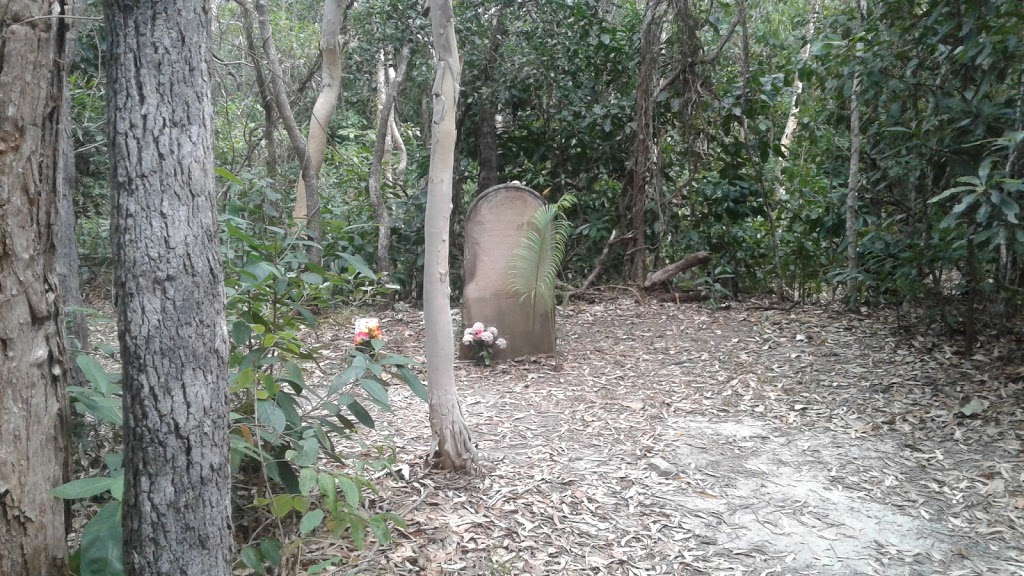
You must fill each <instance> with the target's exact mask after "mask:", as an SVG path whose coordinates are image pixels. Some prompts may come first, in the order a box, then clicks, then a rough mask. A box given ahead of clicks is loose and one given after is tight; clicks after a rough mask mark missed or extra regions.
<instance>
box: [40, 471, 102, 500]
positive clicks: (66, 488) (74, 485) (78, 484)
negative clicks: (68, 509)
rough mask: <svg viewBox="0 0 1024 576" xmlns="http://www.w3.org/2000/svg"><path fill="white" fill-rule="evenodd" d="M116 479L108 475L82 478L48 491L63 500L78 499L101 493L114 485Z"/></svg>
mask: <svg viewBox="0 0 1024 576" xmlns="http://www.w3.org/2000/svg"><path fill="white" fill-rule="evenodd" d="M116 482H117V480H116V479H114V478H112V477H110V476H101V477H98V478H82V479H81V480H74V481H71V482H68V483H67V484H63V485H61V486H58V487H56V488H54V489H53V490H51V491H50V494H51V495H53V496H55V497H57V498H63V499H65V500H79V499H81V498H89V497H91V496H95V495H97V494H102V493H104V492H106V491H108V490H110V489H111V488H113V487H114V484H115V483H116Z"/></svg>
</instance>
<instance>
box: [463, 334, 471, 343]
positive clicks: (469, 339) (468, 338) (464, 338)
mask: <svg viewBox="0 0 1024 576" xmlns="http://www.w3.org/2000/svg"><path fill="white" fill-rule="evenodd" d="M462 345H463V346H472V345H473V337H472V336H469V335H468V334H467V335H466V336H463V337H462Z"/></svg>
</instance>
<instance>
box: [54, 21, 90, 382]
mask: <svg viewBox="0 0 1024 576" xmlns="http://www.w3.org/2000/svg"><path fill="white" fill-rule="evenodd" d="M66 28H67V39H66V40H65V44H64V46H65V48H64V55H63V56H62V58H63V60H64V62H70V61H71V58H72V56H73V51H74V47H75V42H76V41H77V37H78V34H76V33H75V29H76V28H77V26H76V25H75V20H70V19H69V20H67V24H66ZM60 114H61V118H60V125H61V126H62V128H61V131H60V135H59V137H60V157H59V158H58V159H57V173H58V179H57V283H58V285H59V286H60V299H61V309H62V310H63V311H64V319H65V322H66V324H65V326H66V328H67V335H68V336H69V337H70V340H69V341H68V345H69V346H70V347H71V348H77V349H80V350H84V349H86V348H88V346H89V323H88V321H87V319H86V316H85V312H83V311H82V310H81V309H82V308H83V307H84V306H85V303H84V302H83V301H82V287H81V282H80V276H79V267H80V264H79V260H78V238H77V236H76V235H75V201H74V195H75V150H74V145H73V144H74V143H73V142H72V139H71V93H70V91H69V90H68V86H67V85H66V83H65V86H64V97H63V102H62V103H61V108H60ZM68 368H69V371H70V373H71V374H70V378H71V381H72V382H74V383H75V385H76V386H80V385H82V384H83V383H84V382H83V376H82V373H81V370H80V369H79V368H78V365H77V364H75V363H74V362H73V361H72V362H68Z"/></svg>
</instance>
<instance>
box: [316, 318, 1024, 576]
mask: <svg viewBox="0 0 1024 576" xmlns="http://www.w3.org/2000/svg"><path fill="white" fill-rule="evenodd" d="M381 317H382V320H383V321H384V322H385V325H384V328H385V332H386V333H387V334H397V335H398V338H397V339H393V340H392V341H391V342H390V345H391V346H392V347H393V348H397V350H396V351H397V352H399V353H403V354H406V355H410V356H413V357H422V349H421V342H422V338H423V336H422V315H421V314H420V313H419V312H417V311H414V310H409V309H405V310H404V311H397V312H392V313H390V314H383V315H382V316H381ZM344 326H345V325H344V324H341V325H340V327H339V329H338V330H337V331H333V330H331V329H329V328H327V329H323V330H320V331H318V332H317V334H315V335H311V337H315V338H317V339H318V340H319V342H320V343H322V344H324V345H326V346H327V351H328V356H330V355H331V353H332V350H333V351H334V353H335V356H340V355H341V354H343V352H344V350H343V348H344V346H345V345H346V340H347V338H345V337H344V336H345V334H344V331H343V329H344V328H343V327H344ZM559 331H560V335H559V344H560V346H561V349H562V352H563V355H562V363H563V366H562V370H561V371H555V369H554V365H553V362H552V361H551V359H540V360H537V359H533V360H525V359H524V360H521V361H517V362H510V363H505V364H502V365H499V366H496V367H493V368H490V369H487V368H481V367H476V366H472V365H468V364H459V365H458V366H457V374H458V377H459V391H460V395H461V398H462V401H463V409H464V412H465V414H466V416H467V418H468V420H469V422H470V425H471V427H472V430H473V432H474V434H475V440H476V442H477V443H478V446H479V449H480V451H481V455H482V456H483V458H484V459H485V469H486V470H487V471H488V473H487V474H484V475H481V476H478V477H473V478H467V477H463V476H458V475H450V476H445V475H439V474H435V473H430V472H425V471H423V470H422V468H420V467H419V466H418V464H419V462H420V461H421V460H422V459H423V457H424V456H425V451H426V449H427V446H428V444H429V437H430V433H429V426H428V423H427V411H426V406H425V405H424V404H423V403H421V402H419V401H418V400H417V399H415V398H414V397H412V396H411V394H408V393H407V391H404V390H398V389H395V390H394V392H393V394H394V400H393V406H394V407H395V411H394V413H391V414H380V415H379V417H378V422H379V425H378V429H377V430H376V431H373V432H370V433H365V434H363V435H362V440H364V441H366V442H390V443H393V445H394V446H395V448H396V450H397V453H398V456H399V460H400V461H401V462H403V463H408V464H411V465H412V467H411V470H410V475H411V478H407V479H405V478H402V479H399V478H394V477H382V478H381V479H380V480H379V484H380V487H381V489H382V491H383V494H382V498H380V499H378V500H377V501H375V503H376V505H377V506H379V507H380V508H381V509H387V510H393V511H399V512H404V516H405V517H406V519H407V520H408V522H409V528H408V530H407V531H406V533H405V534H400V535H399V536H398V538H397V541H396V543H395V544H393V545H392V546H390V547H384V546H377V547H374V548H371V549H370V550H368V551H366V552H363V553H359V552H355V551H352V550H348V551H347V554H348V555H349V556H350V557H351V558H352V562H353V564H352V565H349V566H347V567H346V568H345V569H344V570H342V571H341V572H339V573H345V572H346V571H348V570H354V571H355V572H357V573H368V574H535V575H536V574H584V573H585V574H633V575H643V574H879V575H882V574H886V575H888V574H931V573H945V574H964V575H967V574H979V575H980V574H986V575H988V574H1021V573H1022V570H1024V486H1022V484H1024V453H1022V441H1024V427H1022V422H1024V413H1022V407H1024V371H1022V370H1020V369H1019V368H1018V365H1015V364H1008V363H1007V359H1008V358H1009V357H1010V355H1011V352H1012V351H1013V349H1012V348H1010V347H1008V346H1003V347H1002V348H1001V349H1000V347H999V346H998V345H994V346H991V347H990V349H988V350H986V352H985V355H982V354H978V355H976V356H974V357H972V358H968V359H964V358H960V357H959V356H957V355H956V354H955V353H954V351H953V348H952V346H951V345H949V344H947V343H945V342H943V341H941V340H938V341H933V340H930V339H928V338H925V337H921V336H907V335H904V334H900V333H897V332H896V331H895V330H893V328H892V324H891V323H890V322H888V321H887V320H886V319H884V318H875V319H864V318H858V317H851V316H847V315H843V314H837V313H834V312H831V311H829V310H825V309H820V308H794V309H790V310H764V309H760V308H754V307H750V308H744V307H742V306H735V307H733V308H732V309H728V310H709V309H707V308H704V307H701V306H697V305H675V304H662V303H648V304H644V305H640V304H637V303H636V302H635V301H634V300H632V299H610V300H605V301H600V302H597V303H593V304H585V305H584V304H580V305H573V306H569V307H567V308H565V309H560V311H559ZM335 346H336V347H337V348H335ZM1010 359H1011V360H1012V358H1010ZM328 364H329V363H328ZM354 449H355V447H354ZM652 461H654V462H657V463H658V464H659V465H658V466H655V467H654V469H652V467H651V466H649V463H650V462H652ZM662 463H664V464H667V465H668V467H662V466H660V464H662ZM670 468H671V469H673V470H674V471H675V473H672V474H668V473H667V471H668V470H669V469H670ZM334 546H335V547H336V546H337V545H334Z"/></svg>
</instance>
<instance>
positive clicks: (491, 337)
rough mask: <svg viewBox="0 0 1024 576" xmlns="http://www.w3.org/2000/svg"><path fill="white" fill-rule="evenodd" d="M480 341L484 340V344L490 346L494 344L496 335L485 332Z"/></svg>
mask: <svg viewBox="0 0 1024 576" xmlns="http://www.w3.org/2000/svg"><path fill="white" fill-rule="evenodd" d="M480 340H482V341H483V343H484V344H490V343H492V342H494V334H491V333H490V332H484V333H482V334H480Z"/></svg>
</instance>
